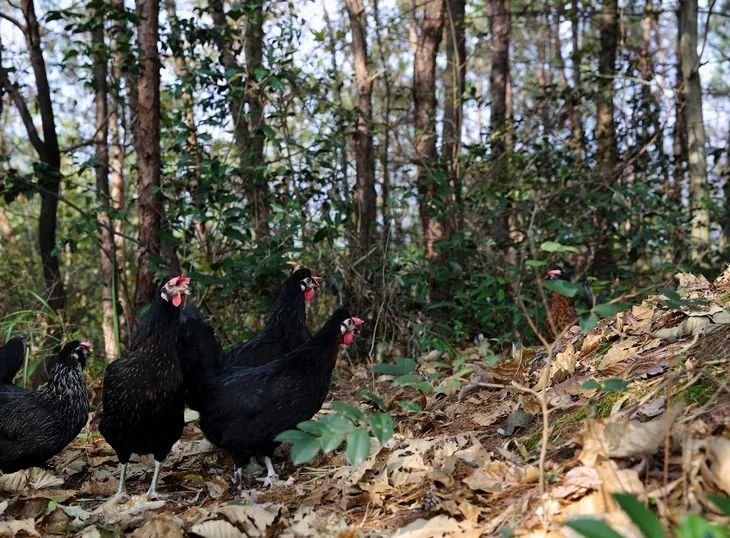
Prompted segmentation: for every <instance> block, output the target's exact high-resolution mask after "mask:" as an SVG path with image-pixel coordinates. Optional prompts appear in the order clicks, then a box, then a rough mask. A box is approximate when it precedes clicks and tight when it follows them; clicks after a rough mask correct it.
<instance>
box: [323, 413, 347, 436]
mask: <svg viewBox="0 0 730 538" xmlns="http://www.w3.org/2000/svg"><path fill="white" fill-rule="evenodd" d="M319 421H320V422H321V423H323V424H326V425H327V428H328V429H329V431H331V432H332V433H336V434H342V435H345V434H348V433H350V432H351V431H352V430H354V429H355V425H354V424H353V423H352V422H350V421H349V420H347V419H346V418H345V417H343V416H341V415H325V416H323V417H322V418H321V419H319Z"/></svg>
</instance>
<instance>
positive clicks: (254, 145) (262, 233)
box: [244, 0, 271, 240]
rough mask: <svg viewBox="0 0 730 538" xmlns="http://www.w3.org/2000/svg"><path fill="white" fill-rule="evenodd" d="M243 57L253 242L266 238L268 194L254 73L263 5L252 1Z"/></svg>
mask: <svg viewBox="0 0 730 538" xmlns="http://www.w3.org/2000/svg"><path fill="white" fill-rule="evenodd" d="M245 5H246V29H245V32H244V54H245V56H246V103H247V104H248V113H249V123H250V125H249V133H250V135H251V140H250V146H249V148H248V151H247V152H246V153H245V155H246V166H245V167H244V173H246V175H247V176H248V177H250V178H251V183H252V184H251V187H250V193H251V194H250V199H251V201H252V203H253V219H254V222H253V225H254V232H255V233H256V239H258V240H262V239H266V238H268V237H269V215H270V213H271V194H270V193H269V186H268V181H267V177H266V160H265V158H264V143H265V141H266V136H265V132H264V127H265V126H266V116H265V104H266V102H265V99H264V92H263V91H262V90H261V88H260V83H259V82H257V80H256V72H257V71H258V70H260V69H261V68H262V67H263V61H262V60H263V53H264V2H263V0H252V1H250V2H247V3H246V4H245Z"/></svg>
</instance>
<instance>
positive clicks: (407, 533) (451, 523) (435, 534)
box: [393, 516, 481, 538]
mask: <svg viewBox="0 0 730 538" xmlns="http://www.w3.org/2000/svg"><path fill="white" fill-rule="evenodd" d="M480 535H481V531H480V530H479V528H478V527H476V526H475V525H474V524H472V523H470V522H468V521H461V522H459V521H457V520H455V519H454V518H452V517H448V516H436V517H434V518H432V519H417V520H416V521H414V522H412V523H410V524H409V525H406V526H405V527H403V528H402V529H399V530H398V531H397V532H396V533H395V534H394V535H393V538H446V537H448V538H472V537H473V538H478V537H479V536H480Z"/></svg>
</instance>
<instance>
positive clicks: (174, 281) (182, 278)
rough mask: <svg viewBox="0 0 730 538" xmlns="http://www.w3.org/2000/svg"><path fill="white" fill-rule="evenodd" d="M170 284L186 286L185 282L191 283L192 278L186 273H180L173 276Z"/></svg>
mask: <svg viewBox="0 0 730 538" xmlns="http://www.w3.org/2000/svg"><path fill="white" fill-rule="evenodd" d="M170 284H172V285H173V286H184V285H185V284H190V279H189V278H188V277H186V276H184V275H180V276H176V277H174V278H171V279H170Z"/></svg>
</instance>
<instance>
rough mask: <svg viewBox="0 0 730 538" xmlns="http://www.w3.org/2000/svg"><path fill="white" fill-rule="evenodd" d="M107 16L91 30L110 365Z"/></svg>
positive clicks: (114, 344)
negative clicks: (105, 31) (105, 27)
mask: <svg viewBox="0 0 730 538" xmlns="http://www.w3.org/2000/svg"><path fill="white" fill-rule="evenodd" d="M104 22H105V21H104V15H103V14H102V13H100V12H98V11H97V12H95V13H94V18H93V21H92V24H93V25H94V27H93V29H92V31H91V43H92V47H93V61H94V89H95V96H94V100H95V105H96V126H95V127H96V133H95V135H94V150H95V171H96V195H97V202H98V203H99V204H100V205H101V209H100V211H99V213H98V215H97V222H98V223H99V235H100V255H101V278H102V287H101V304H102V323H101V328H102V333H103V335H104V356H105V357H106V360H107V362H111V361H113V360H114V359H115V358H116V357H118V356H119V345H118V343H119V342H118V339H117V323H116V320H117V315H116V308H117V298H116V290H117V287H116V253H115V245H114V232H113V230H114V228H113V226H112V221H111V218H110V217H109V211H108V209H107V208H108V207H109V205H110V203H111V200H110V197H109V146H108V138H109V128H108V123H107V121H108V118H107V112H108V110H107V55H106V49H105V47H106V45H105V43H104Z"/></svg>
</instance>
